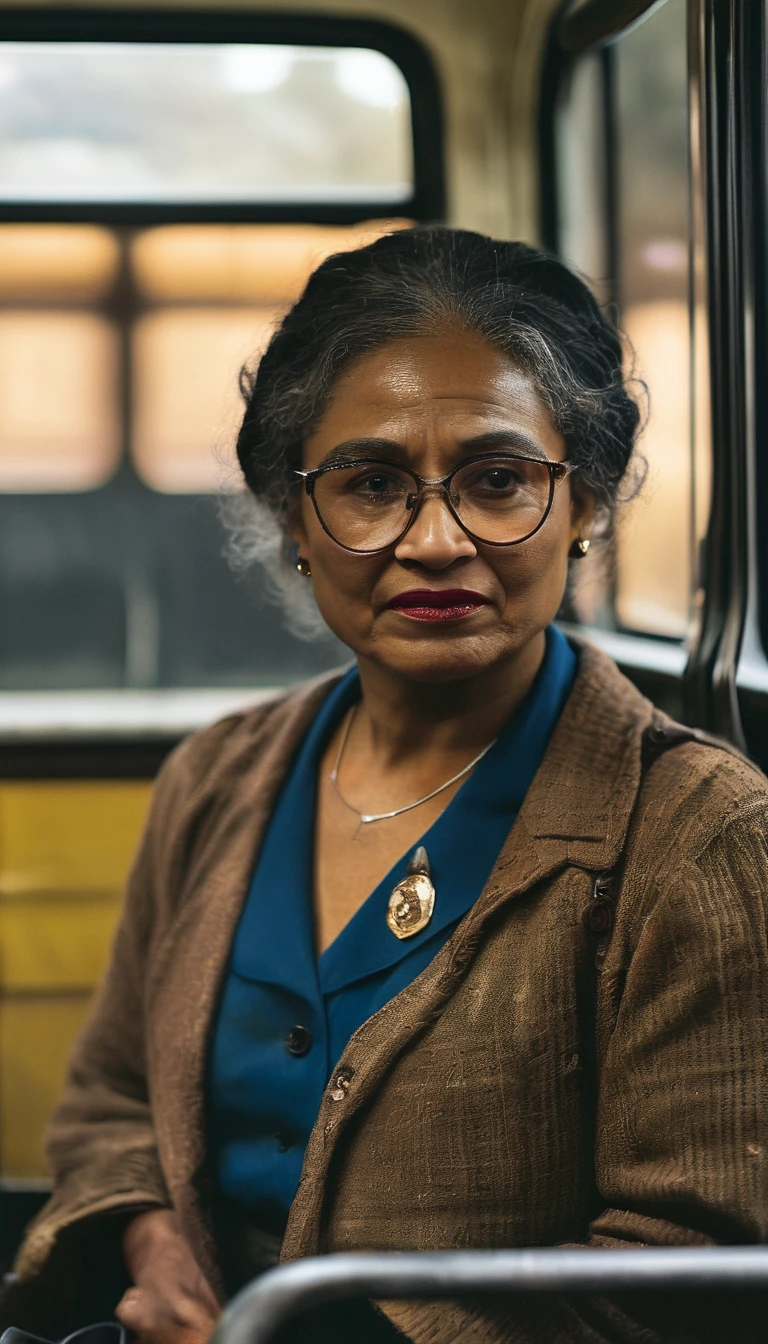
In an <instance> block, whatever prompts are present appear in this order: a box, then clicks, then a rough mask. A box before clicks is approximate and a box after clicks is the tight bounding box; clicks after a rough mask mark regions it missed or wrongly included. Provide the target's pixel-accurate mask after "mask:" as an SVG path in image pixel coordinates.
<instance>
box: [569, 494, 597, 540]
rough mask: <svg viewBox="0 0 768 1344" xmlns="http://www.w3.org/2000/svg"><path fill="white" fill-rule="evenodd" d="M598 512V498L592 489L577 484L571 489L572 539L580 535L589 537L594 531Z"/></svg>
mask: <svg viewBox="0 0 768 1344" xmlns="http://www.w3.org/2000/svg"><path fill="white" fill-rule="evenodd" d="M596 512H597V500H596V499H595V496H594V492H593V491H592V490H585V489H583V488H580V487H579V485H578V484H575V485H574V486H573V487H572V490H571V541H572V542H573V541H576V539H577V538H578V537H588V536H589V534H590V532H591V531H592V527H593V525H594V522H595V514H596Z"/></svg>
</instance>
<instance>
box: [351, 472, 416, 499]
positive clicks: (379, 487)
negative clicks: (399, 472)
mask: <svg viewBox="0 0 768 1344" xmlns="http://www.w3.org/2000/svg"><path fill="white" fill-rule="evenodd" d="M353 489H354V490H355V491H360V492H361V493H362V494H364V495H391V494H393V493H401V492H402V491H403V489H404V486H403V483H402V481H400V480H398V479H397V477H395V476H388V475H387V474H386V472H383V471H372V472H369V473H368V475H367V476H359V477H358V478H357V480H356V481H355V482H354V483H353Z"/></svg>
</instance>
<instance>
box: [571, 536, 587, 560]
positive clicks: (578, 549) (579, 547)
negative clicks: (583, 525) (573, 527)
mask: <svg viewBox="0 0 768 1344" xmlns="http://www.w3.org/2000/svg"><path fill="white" fill-rule="evenodd" d="M588 550H589V537H577V539H576V541H574V543H573V545H572V546H571V549H570V550H569V552H568V554H569V556H570V558H571V560H583V559H584V556H585V555H586V554H587V551H588Z"/></svg>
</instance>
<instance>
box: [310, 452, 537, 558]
mask: <svg viewBox="0 0 768 1344" xmlns="http://www.w3.org/2000/svg"><path fill="white" fill-rule="evenodd" d="M551 494H552V481H551V477H550V472H549V468H548V467H547V465H546V463H544V462H535V461H529V460H527V459H525V458H517V457H512V456H511V455H507V456H502V457H499V458H493V459H490V458H485V459H483V460H482V461H477V462H467V463H466V465H465V466H463V467H461V469H460V470H459V471H457V472H456V475H455V476H454V477H453V478H452V480H451V482H450V486H449V487H448V497H449V499H450V502H451V505H452V507H453V509H454V511H455V513H456V516H457V517H458V518H459V520H460V521H461V522H462V523H463V524H464V526H465V527H466V528H467V530H468V531H469V532H471V533H472V534H473V536H475V537H477V538H478V539H479V540H481V541H488V542H496V543H505V542H506V543H507V544H509V543H510V542H515V541H523V540H524V539H525V538H526V537H528V536H530V535H531V533H532V532H535V531H536V529H537V527H539V526H540V524H541V522H542V520H543V518H544V517H545V515H546V513H547V510H548V508H549V505H550V500H551ZM314 498H315V505H316V507H317V511H318V513H319V515H320V518H321V520H322V522H323V524H324V525H325V527H326V528H327V530H328V531H329V532H330V534H331V536H332V537H334V538H335V540H336V541H338V542H339V543H340V545H342V546H345V547H347V548H348V549H349V550H353V551H372V550H378V549H380V548H384V547H385V546H390V545H392V544H393V543H394V542H395V541H397V539H398V538H399V537H400V536H401V535H402V533H403V532H404V531H405V529H406V528H407V526H408V524H409V522H410V521H411V517H412V514H413V509H414V506H415V503H416V498H417V485H416V481H415V480H414V478H413V477H412V476H410V475H409V474H408V472H406V471H401V470H400V469H399V468H398V467H396V466H393V465H391V464H390V463H387V462H368V463H365V464H358V465H357V466H350V467H338V468H334V469H333V470H331V471H327V472H324V473H322V474H321V475H319V476H317V477H316V478H315V484H314Z"/></svg>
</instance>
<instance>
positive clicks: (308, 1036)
mask: <svg viewBox="0 0 768 1344" xmlns="http://www.w3.org/2000/svg"><path fill="white" fill-rule="evenodd" d="M283 1044H284V1045H285V1048H286V1050H287V1051H288V1054H289V1055H295V1056H296V1058H297V1059H300V1058H301V1056H302V1055H306V1054H308V1053H309V1051H310V1050H311V1049H312V1032H311V1031H310V1030H309V1027H291V1030H290V1031H289V1032H288V1035H287V1036H286V1038H285V1041H284V1042H283Z"/></svg>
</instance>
